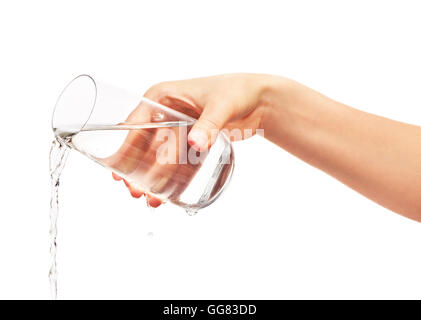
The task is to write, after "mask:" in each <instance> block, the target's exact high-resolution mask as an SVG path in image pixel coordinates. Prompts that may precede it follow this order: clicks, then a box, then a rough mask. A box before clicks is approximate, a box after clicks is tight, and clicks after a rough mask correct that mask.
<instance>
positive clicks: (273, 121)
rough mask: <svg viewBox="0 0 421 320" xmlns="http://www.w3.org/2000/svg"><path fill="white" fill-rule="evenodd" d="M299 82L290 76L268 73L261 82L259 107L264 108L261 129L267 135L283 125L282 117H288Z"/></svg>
mask: <svg viewBox="0 0 421 320" xmlns="http://www.w3.org/2000/svg"><path fill="white" fill-rule="evenodd" d="M296 86H297V83H296V82H295V81H292V80H290V79H288V78H284V77H280V76H272V75H267V76H265V78H264V79H263V80H262V82H261V88H260V98H259V105H258V107H259V108H261V109H262V117H261V121H260V126H259V127H260V129H263V130H264V131H265V135H269V136H271V135H273V132H272V131H274V130H277V128H279V127H282V125H283V124H282V123H279V121H280V120H281V119H287V118H288V116H287V115H282V114H284V113H287V112H288V109H289V108H290V107H291V106H292V104H293V100H294V99H293V96H294V95H295V94H294V92H295V91H296V88H295V87H296Z"/></svg>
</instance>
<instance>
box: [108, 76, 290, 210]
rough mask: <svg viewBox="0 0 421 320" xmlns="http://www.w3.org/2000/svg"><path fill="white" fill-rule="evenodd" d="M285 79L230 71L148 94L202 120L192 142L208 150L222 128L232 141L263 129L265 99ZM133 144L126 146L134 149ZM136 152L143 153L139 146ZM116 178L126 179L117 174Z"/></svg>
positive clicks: (139, 192) (157, 202)
mask: <svg viewBox="0 0 421 320" xmlns="http://www.w3.org/2000/svg"><path fill="white" fill-rule="evenodd" d="M281 79H282V78H280V77H274V76H269V75H258V74H228V75H221V76H213V77H206V78H198V79H189V80H181V81H170V82H163V83H159V84H157V85H154V86H153V87H151V88H150V89H149V90H148V91H147V92H146V93H145V97H146V98H148V99H150V100H153V101H156V102H158V103H160V104H163V105H165V106H168V107H170V108H173V109H175V110H178V111H180V112H183V113H185V114H187V115H190V116H192V117H194V118H196V119H198V121H197V122H196V123H195V125H194V126H193V128H192V129H191V130H190V132H189V135H188V143H189V145H190V146H191V147H192V148H194V149H196V150H197V151H205V150H207V149H208V148H209V147H210V146H211V145H212V144H213V143H214V142H215V139H216V137H217V135H218V133H219V132H220V131H221V130H225V131H226V132H227V133H228V136H229V137H230V138H231V139H232V140H241V139H245V138H248V137H250V136H252V135H254V134H255V133H256V131H257V130H258V129H263V127H262V121H263V117H264V114H265V109H266V102H267V101H265V99H267V98H268V97H269V91H270V90H271V88H272V87H273V84H274V83H275V82H279V81H280V80H281ZM143 113H144V111H143ZM146 116H147V115H146ZM131 117H134V118H136V119H137V118H138V117H145V115H144V114H142V108H138V111H137V110H135V111H134V112H133V113H132V114H131ZM230 133H232V134H230ZM137 140H139V139H137ZM133 141H136V138H135V139H133ZM131 144H132V143H130V144H126V146H128V148H130V145H131ZM136 152H138V153H139V149H138V150H137V151H136ZM121 153H124V152H121ZM126 158H129V157H126ZM131 158H133V155H131ZM125 165H126V166H127V165H129V163H125ZM113 177H114V179H116V180H122V178H121V177H119V176H118V175H117V174H113ZM124 182H125V184H126V186H127V187H128V188H129V191H130V193H131V195H132V196H133V197H135V198H139V197H140V196H142V195H143V194H144V192H143V191H142V190H139V189H138V188H137V187H136V186H135V185H133V184H130V183H128V182H127V181H124ZM148 203H149V204H150V205H151V206H153V207H157V206H159V205H160V204H161V201H160V200H159V199H157V198H155V197H152V196H148Z"/></svg>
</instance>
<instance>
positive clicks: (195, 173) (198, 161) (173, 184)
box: [52, 75, 234, 212]
mask: <svg viewBox="0 0 421 320" xmlns="http://www.w3.org/2000/svg"><path fill="white" fill-rule="evenodd" d="M194 122H195V119H194V118H192V117H189V116H187V115H185V114H183V113H181V112H178V111H176V110H173V109H171V108H169V107H166V106H163V105H161V104H159V103H156V102H154V101H151V100H149V99H146V98H144V97H143V96H142V95H140V94H134V93H130V92H127V91H125V90H123V89H120V88H117V87H114V86H110V85H107V84H104V83H100V82H97V81H95V80H94V79H93V78H92V77H90V76H89V75H80V76H78V77H76V78H75V79H73V80H72V81H71V82H70V83H69V84H68V85H67V86H66V87H65V88H64V90H63V91H62V93H61V95H60V96H59V98H58V100H57V103H56V106H55V109H54V113H53V117H52V127H53V131H54V134H55V136H56V138H57V139H58V140H59V141H60V142H61V143H65V144H66V145H67V146H69V147H71V148H73V149H75V150H77V151H79V152H81V153H82V154H84V155H85V156H87V157H88V158H90V159H92V160H94V161H95V162H97V163H99V164H100V165H102V166H104V167H105V168H108V169H110V170H111V171H113V172H115V173H117V174H118V175H120V176H122V177H123V178H125V179H126V180H127V181H129V182H130V183H132V184H134V185H135V186H136V187H137V188H138V189H141V190H143V191H145V192H147V193H149V194H152V195H154V196H155V197H157V198H159V199H161V200H163V201H166V200H169V201H170V202H172V203H174V204H176V205H178V206H180V207H183V208H184V209H186V210H187V211H189V212H194V211H197V210H199V209H201V208H203V207H206V206H208V205H209V204H211V203H212V202H213V201H215V200H216V199H217V198H218V197H219V195H220V194H221V192H222V191H223V190H224V189H225V187H226V186H227V184H228V182H229V181H230V178H231V175H232V172H233V168H234V152H233V148H232V146H231V143H230V142H229V140H228V138H227V137H226V136H225V135H224V134H223V133H222V132H221V133H219V135H218V138H217V139H216V142H215V144H214V145H213V146H212V147H211V148H210V150H208V151H206V152H197V151H196V150H194V149H193V148H191V147H190V146H189V145H188V143H187V135H188V133H189V131H190V129H191V127H192V125H193V124H194Z"/></svg>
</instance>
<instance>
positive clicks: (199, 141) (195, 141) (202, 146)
mask: <svg viewBox="0 0 421 320" xmlns="http://www.w3.org/2000/svg"><path fill="white" fill-rule="evenodd" d="M188 142H189V144H190V145H191V146H192V147H193V148H194V149H196V150H197V151H203V150H206V149H207V148H208V145H209V140H208V135H207V134H206V132H205V131H203V130H200V129H193V130H192V131H190V133H189V136H188Z"/></svg>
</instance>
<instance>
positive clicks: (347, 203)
mask: <svg viewBox="0 0 421 320" xmlns="http://www.w3.org/2000/svg"><path fill="white" fill-rule="evenodd" d="M420 15H421V8H420V7H419V1H308V2H305V1H262V0H260V1H253V2H250V1H226V0H225V1H215V0H214V1H180V0H178V1H85V0H84V1H75V0H72V1H2V2H1V4H0V115H1V125H0V130H1V135H0V137H1V138H0V139H1V140H0V141H1V158H0V161H1V162H0V163H1V168H2V174H1V201H0V298H28V299H29V298H40V299H49V298H50V292H49V283H48V278H47V273H48V269H49V236H48V228H49V196H50V181H49V177H48V151H49V147H50V143H51V140H52V138H53V135H52V132H51V128H50V117H51V113H52V110H53V106H54V103H55V100H56V98H57V95H58V94H59V92H60V91H61V89H62V88H63V86H64V85H65V84H66V83H67V82H68V81H69V80H70V79H72V78H73V77H74V76H75V75H78V74H80V73H90V74H92V75H94V76H95V77H97V78H100V79H105V80H108V81H109V82H112V83H114V84H117V85H119V86H120V87H125V88H127V89H130V90H140V91H142V92H143V91H145V90H146V89H147V88H148V87H149V86H150V85H152V84H154V83H156V82H160V81H164V80H175V79H182V78H189V77H197V76H205V75H213V74H219V73H231V72H259V73H272V74H279V75H283V76H287V77H290V78H293V79H295V80H297V81H300V82H302V83H304V84H306V85H308V86H310V87H313V88H314V89H316V90H319V91H321V92H323V93H324V94H326V95H328V96H330V97H332V98H334V99H336V100H339V101H341V102H344V103H347V104H349V105H352V106H354V107H357V108H361V109H363V110H366V111H369V112H373V113H377V114H381V115H383V116H387V117H391V118H394V119H398V120H402V121H407V122H412V123H418V124H421V95H420V92H421V78H420V75H421V62H420V57H421V42H420V37H421V36H420V33H421V19H420ZM420 146H421V141H420ZM235 151H236V160H237V162H236V169H235V172H234V177H233V180H232V183H231V185H230V186H229V188H228V189H227V191H226V193H225V194H224V195H223V196H222V197H221V198H220V199H219V200H218V201H217V202H216V203H215V204H213V205H212V206H211V207H209V208H207V209H204V210H203V211H202V212H200V213H199V214H198V215H197V216H196V217H193V218H191V217H188V216H187V215H186V214H185V213H184V212H183V211H182V210H181V209H179V208H177V207H174V206H172V205H166V206H164V207H162V208H159V209H158V210H157V211H156V213H155V214H154V216H152V215H151V214H150V212H149V211H148V209H147V208H146V207H145V204H144V200H143V199H141V200H135V199H132V198H131V197H130V196H129V193H128V192H127V190H126V188H125V187H124V186H123V184H122V183H117V182H114V181H113V180H112V179H111V177H110V174H109V172H107V171H105V170H104V169H103V168H101V167H99V166H98V165H96V164H94V163H93V162H91V161H90V160H88V159H86V158H84V157H83V156H82V155H80V154H76V153H73V154H71V155H70V157H69V161H68V165H67V167H66V169H65V171H64V173H63V176H62V188H61V190H60V191H61V209H62V210H61V217H60V222H59V227H60V230H59V257H58V263H59V297H60V298H62V299H73V298H82V299H85V298H86V299H87V298H118V299H120V298H130V299H137V298H150V299H153V298H180V299H184V298H198V299H200V298H209V299H214V298H220V299H225V298H250V299H254V298H278V299H280V298H322V299H323V298H421V273H420V270H421V254H420V244H421V226H420V224H418V223H416V222H413V221H410V220H408V219H406V218H403V217H401V216H398V215H396V214H394V213H392V212H390V211H388V210H386V209H384V208H382V207H379V206H378V205H376V204H374V203H372V202H371V201H369V200H367V199H365V198H364V197H362V196H360V195H358V194H357V193H355V192H354V191H352V190H350V189H348V188H347V187H345V186H343V185H342V184H340V183H339V182H337V181H336V180H334V179H332V178H331V177H329V176H327V175H325V174H324V173H322V172H320V171H318V170H316V169H314V168H312V167H310V166H309V165H307V164H305V163H303V162H301V161H300V160H297V159H296V158H294V157H293V156H291V155H290V154H288V153H286V152H285V151H283V150H281V149H279V148H278V147H276V146H275V145H272V144H271V143H269V142H267V141H265V140H263V139H260V138H258V137H255V138H253V139H251V140H248V141H244V142H240V143H236V144H235ZM149 231H153V232H154V234H155V236H154V237H152V238H151V237H148V236H147V233H148V232H149Z"/></svg>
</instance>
